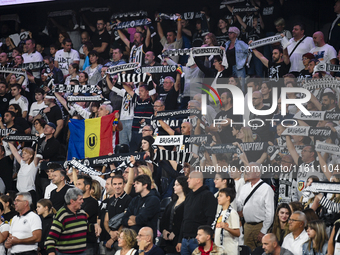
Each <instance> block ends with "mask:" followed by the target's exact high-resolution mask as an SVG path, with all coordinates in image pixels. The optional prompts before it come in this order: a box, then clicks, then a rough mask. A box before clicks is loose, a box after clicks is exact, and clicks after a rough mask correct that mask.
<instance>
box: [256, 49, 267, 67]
mask: <svg viewBox="0 0 340 255" xmlns="http://www.w3.org/2000/svg"><path fill="white" fill-rule="evenodd" d="M253 53H254V54H255V56H256V57H257V58H258V59H259V60H261V62H262V64H263V65H264V66H265V67H268V63H269V61H268V59H266V57H265V56H263V55H262V53H261V52H259V51H258V50H256V49H253Z"/></svg>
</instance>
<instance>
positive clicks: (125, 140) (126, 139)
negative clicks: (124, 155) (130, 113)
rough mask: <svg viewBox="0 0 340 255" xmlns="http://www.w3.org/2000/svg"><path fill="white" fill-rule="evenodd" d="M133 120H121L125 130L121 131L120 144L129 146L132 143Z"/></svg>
mask: <svg viewBox="0 0 340 255" xmlns="http://www.w3.org/2000/svg"><path fill="white" fill-rule="evenodd" d="M132 121H133V119H131V120H121V122H122V125H123V130H121V131H119V143H120V144H127V145H129V143H130V141H131V128H132Z"/></svg>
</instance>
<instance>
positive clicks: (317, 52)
mask: <svg viewBox="0 0 340 255" xmlns="http://www.w3.org/2000/svg"><path fill="white" fill-rule="evenodd" d="M310 53H312V54H313V55H314V56H315V59H317V60H319V61H320V62H324V63H328V64H330V63H331V59H334V58H336V55H337V54H336V50H335V49H334V48H333V46H331V45H329V44H325V45H324V46H322V47H314V48H313V49H311V50H310Z"/></svg>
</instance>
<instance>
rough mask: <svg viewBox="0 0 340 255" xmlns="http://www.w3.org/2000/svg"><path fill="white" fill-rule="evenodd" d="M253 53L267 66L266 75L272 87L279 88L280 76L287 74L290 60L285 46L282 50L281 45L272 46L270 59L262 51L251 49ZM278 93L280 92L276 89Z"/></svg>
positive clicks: (280, 85)
mask: <svg viewBox="0 0 340 255" xmlns="http://www.w3.org/2000/svg"><path fill="white" fill-rule="evenodd" d="M253 53H254V54H255V56H256V57H257V58H258V59H260V60H261V62H262V64H263V65H264V66H265V67H267V68H268V77H269V80H270V81H271V85H272V87H273V88H275V87H276V88H279V89H280V88H281V87H283V82H282V81H280V78H282V77H283V76H284V75H285V74H287V73H288V72H289V68H290V60H289V56H288V51H287V48H286V49H284V50H282V48H281V47H275V48H273V54H272V58H273V59H272V60H268V59H266V58H265V57H264V56H263V55H262V53H261V52H259V51H257V50H256V49H253ZM301 69H302V68H301ZM301 69H300V70H301ZM300 70H299V71H300ZM278 93H280V92H279V91H278Z"/></svg>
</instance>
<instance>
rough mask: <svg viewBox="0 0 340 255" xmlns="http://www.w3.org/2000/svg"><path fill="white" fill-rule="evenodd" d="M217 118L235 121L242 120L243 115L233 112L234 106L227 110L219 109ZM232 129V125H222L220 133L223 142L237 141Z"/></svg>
mask: <svg viewBox="0 0 340 255" xmlns="http://www.w3.org/2000/svg"><path fill="white" fill-rule="evenodd" d="M215 119H223V120H225V119H232V120H233V122H242V116H241V115H234V114H233V107H232V108H230V109H229V110H227V111H222V110H221V111H219V112H218V113H217V114H216V117H215ZM232 130H233V128H232V127H231V125H229V126H226V127H222V131H221V132H220V133H219V134H220V139H221V141H222V143H224V144H225V143H233V142H235V140H236V138H235V137H234V136H233V135H232Z"/></svg>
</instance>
